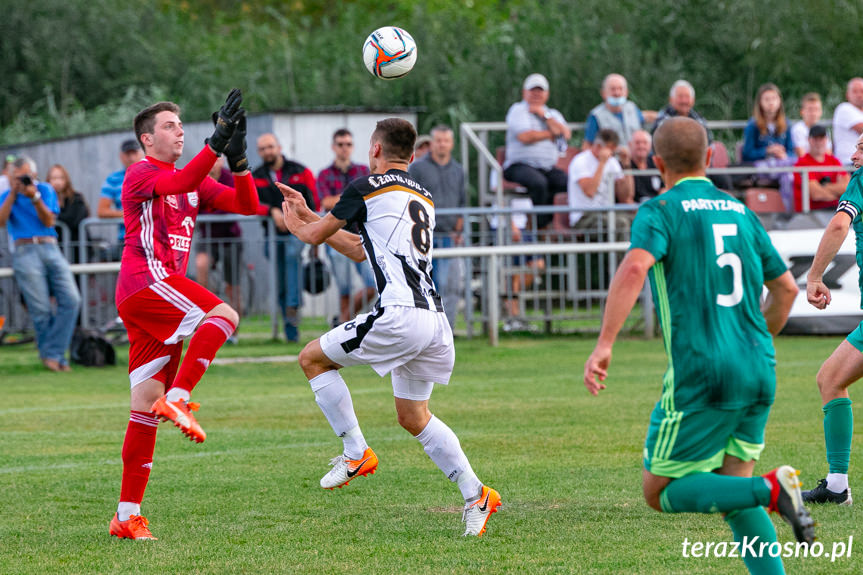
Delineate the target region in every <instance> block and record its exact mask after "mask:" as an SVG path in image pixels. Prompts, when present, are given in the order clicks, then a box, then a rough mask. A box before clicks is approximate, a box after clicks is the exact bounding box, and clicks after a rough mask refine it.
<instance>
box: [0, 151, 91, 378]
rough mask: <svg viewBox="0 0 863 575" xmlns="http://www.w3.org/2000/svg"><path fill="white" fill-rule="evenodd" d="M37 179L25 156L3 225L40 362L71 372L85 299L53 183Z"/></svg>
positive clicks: (2, 205)
mask: <svg viewBox="0 0 863 575" xmlns="http://www.w3.org/2000/svg"><path fill="white" fill-rule="evenodd" d="M35 174H36V163H35V162H34V161H33V160H31V159H30V158H27V157H19V158H17V159H16V160H15V161H14V162H13V163H12V173H11V175H10V178H9V185H10V187H9V189H6V190H3V191H0V226H6V227H7V230H8V231H9V236H10V237H11V239H12V243H13V245H14V250H15V251H14V252H13V254H12V268H13V270H14V271H15V281H16V282H17V284H18V289H20V290H21V294H22V295H23V296H24V302H25V303H26V304H27V311H28V313H29V314H30V318H31V319H32V320H33V327H34V329H35V330H36V345H37V347H38V348H39V357H41V358H42V363H43V364H44V365H45V367H46V368H48V369H49V370H51V371H69V362H68V361H67V359H66V352H67V350H68V349H69V344H70V343H71V342H72V333H73V332H74V331H75V323H76V321H77V319H78V311H79V310H80V307H81V296H80V295H79V293H78V288H77V286H76V285H75V280H74V279H73V278H72V272H71V271H70V270H69V263H68V262H67V261H66V258H64V257H63V254H62V253H61V252H60V249H59V248H58V247H57V232H56V231H54V221H55V220H56V218H57V214H59V213H60V204H59V202H58V201H57V194H56V193H55V192H54V188H52V187H51V186H49V185H48V184H46V183H43V182H37V181H36V179H35ZM52 296H53V297H54V299H55V300H56V302H57V305H56V309H53V307H52V304H51V297H52Z"/></svg>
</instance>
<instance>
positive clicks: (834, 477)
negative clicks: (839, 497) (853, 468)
mask: <svg viewBox="0 0 863 575" xmlns="http://www.w3.org/2000/svg"><path fill="white" fill-rule="evenodd" d="M827 489H829V490H830V491H832V492H833V493H842V492H843V491H845V490H846V489H848V474H847V473H828V474H827Z"/></svg>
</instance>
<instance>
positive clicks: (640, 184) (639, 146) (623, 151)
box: [617, 120, 662, 203]
mask: <svg viewBox="0 0 863 575" xmlns="http://www.w3.org/2000/svg"><path fill="white" fill-rule="evenodd" d="M657 121H658V120H657ZM652 146H653V138H652V137H651V136H650V134H649V133H647V132H646V131H645V130H637V131H636V132H635V133H633V134H632V138H630V140H629V146H619V147H618V148H617V160H618V161H619V162H620V166H621V167H622V168H623V169H624V170H654V169H656V164H654V163H653V157H652V156H651V155H650V150H651V148H652ZM632 180H633V185H634V186H635V196H634V198H633V199H634V201H635V202H636V203H638V202H644V201H646V200H649V199H650V198H652V197H654V196H657V195H659V193H660V191H661V190H662V178H661V177H659V176H633V177H632Z"/></svg>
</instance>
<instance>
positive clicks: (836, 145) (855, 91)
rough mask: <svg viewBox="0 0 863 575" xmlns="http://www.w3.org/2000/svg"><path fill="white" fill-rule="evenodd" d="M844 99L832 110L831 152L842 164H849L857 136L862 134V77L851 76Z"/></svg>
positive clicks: (855, 146)
mask: <svg viewBox="0 0 863 575" xmlns="http://www.w3.org/2000/svg"><path fill="white" fill-rule="evenodd" d="M845 100H846V101H845V102H842V103H841V104H839V105H838V106H836V109H835V110H834V111H833V150H834V152H833V153H834V154H835V155H836V157H837V158H839V159H840V160H842V163H843V164H850V163H851V155H852V154H854V152H856V151H857V138H859V137H860V134H863V78H851V80H850V81H849V82H848V88H847V89H846V90H845Z"/></svg>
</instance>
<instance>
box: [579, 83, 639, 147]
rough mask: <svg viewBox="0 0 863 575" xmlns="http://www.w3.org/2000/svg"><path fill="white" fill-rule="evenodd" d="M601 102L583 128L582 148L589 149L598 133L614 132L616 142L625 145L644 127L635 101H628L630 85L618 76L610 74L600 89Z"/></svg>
mask: <svg viewBox="0 0 863 575" xmlns="http://www.w3.org/2000/svg"><path fill="white" fill-rule="evenodd" d="M599 94H600V95H601V96H602V103H601V104H599V105H598V106H596V107H595V108H594V109H592V110H591V111H590V114H588V116H587V125H586V126H585V128H584V143H583V145H582V149H583V150H586V149H588V148H590V146H591V145H592V144H593V141H594V140H595V139H596V136H597V134H598V133H599V131H600V130H613V131H614V132H616V133H617V141H618V142H628V141H629V139H630V138H631V137H632V134H633V133H634V132H635V131H636V130H641V129H642V128H643V126H644V115H643V114H642V113H641V110H640V109H639V108H638V106H636V105H635V102H632V101H630V100H628V99H627V98H628V97H629V86H628V85H627V83H626V78H624V77H623V76H621V75H620V74H609V75H608V76H606V77H605V79H603V81H602V88H601V89H600V90H599Z"/></svg>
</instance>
